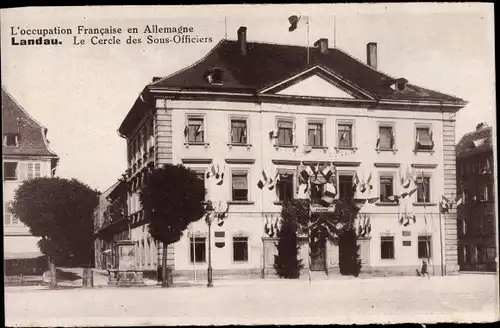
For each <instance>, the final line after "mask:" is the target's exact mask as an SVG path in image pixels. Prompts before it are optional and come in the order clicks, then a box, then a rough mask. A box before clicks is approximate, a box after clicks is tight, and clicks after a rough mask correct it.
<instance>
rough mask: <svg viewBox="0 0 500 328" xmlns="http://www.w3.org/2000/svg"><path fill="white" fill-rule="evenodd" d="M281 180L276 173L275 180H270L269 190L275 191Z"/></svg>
mask: <svg viewBox="0 0 500 328" xmlns="http://www.w3.org/2000/svg"><path fill="white" fill-rule="evenodd" d="M279 178H280V175H279V173H276V176H275V177H274V180H273V179H272V178H270V179H269V183H268V186H267V187H268V188H269V190H273V189H274V187H275V186H276V184H277V183H278V181H279Z"/></svg>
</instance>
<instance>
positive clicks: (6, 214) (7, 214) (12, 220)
mask: <svg viewBox="0 0 500 328" xmlns="http://www.w3.org/2000/svg"><path fill="white" fill-rule="evenodd" d="M9 207H10V202H8V203H4V205H3V222H4V224H5V225H11V224H18V223H19V221H18V219H17V217H15V216H14V215H13V214H12V213H11V211H10V209H9Z"/></svg>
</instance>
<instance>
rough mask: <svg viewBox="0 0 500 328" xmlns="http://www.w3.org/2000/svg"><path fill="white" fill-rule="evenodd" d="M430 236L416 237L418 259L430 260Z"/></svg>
mask: <svg viewBox="0 0 500 328" xmlns="http://www.w3.org/2000/svg"><path fill="white" fill-rule="evenodd" d="M431 254H432V251H431V236H418V258H419V259H428V258H431Z"/></svg>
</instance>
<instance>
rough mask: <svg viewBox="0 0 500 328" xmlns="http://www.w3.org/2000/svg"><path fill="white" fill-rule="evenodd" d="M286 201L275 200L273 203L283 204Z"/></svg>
mask: <svg viewBox="0 0 500 328" xmlns="http://www.w3.org/2000/svg"><path fill="white" fill-rule="evenodd" d="M284 203H285V202H284V201H282V200H277V201H274V202H273V204H274V205H283V204H284Z"/></svg>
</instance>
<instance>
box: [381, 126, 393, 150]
mask: <svg viewBox="0 0 500 328" xmlns="http://www.w3.org/2000/svg"><path fill="white" fill-rule="evenodd" d="M378 133H379V137H378V146H377V149H381V150H390V149H394V142H395V140H394V133H393V129H392V126H379V128H378Z"/></svg>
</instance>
